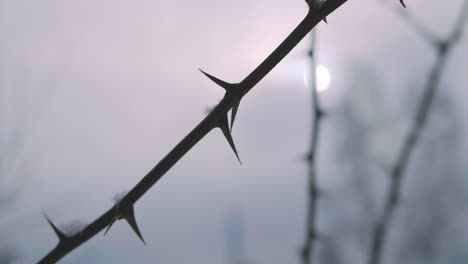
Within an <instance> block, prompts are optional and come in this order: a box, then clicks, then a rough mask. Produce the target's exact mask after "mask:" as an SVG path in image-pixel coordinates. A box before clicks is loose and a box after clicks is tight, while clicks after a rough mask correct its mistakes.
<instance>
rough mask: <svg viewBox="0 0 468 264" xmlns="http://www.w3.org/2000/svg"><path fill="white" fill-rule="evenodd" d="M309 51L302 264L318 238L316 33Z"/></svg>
mask: <svg viewBox="0 0 468 264" xmlns="http://www.w3.org/2000/svg"><path fill="white" fill-rule="evenodd" d="M311 34H312V40H311V42H312V43H311V49H310V51H309V56H310V60H311V65H312V67H311V69H312V72H311V73H310V76H311V80H310V83H311V89H312V91H311V93H312V139H311V142H310V149H309V152H308V153H307V157H306V160H307V163H308V178H307V180H308V185H307V211H306V230H305V241H304V245H303V246H302V249H301V260H302V264H309V263H311V262H312V260H313V253H314V242H315V241H316V240H317V238H318V232H317V230H316V222H317V215H318V208H317V207H318V206H317V200H318V198H319V194H320V193H319V190H318V187H317V185H318V184H317V149H318V143H319V135H320V124H321V120H322V118H323V116H324V113H323V111H322V109H321V106H320V100H319V96H318V92H317V74H316V66H317V60H316V56H315V53H316V32H315V30H313V31H312V32H311Z"/></svg>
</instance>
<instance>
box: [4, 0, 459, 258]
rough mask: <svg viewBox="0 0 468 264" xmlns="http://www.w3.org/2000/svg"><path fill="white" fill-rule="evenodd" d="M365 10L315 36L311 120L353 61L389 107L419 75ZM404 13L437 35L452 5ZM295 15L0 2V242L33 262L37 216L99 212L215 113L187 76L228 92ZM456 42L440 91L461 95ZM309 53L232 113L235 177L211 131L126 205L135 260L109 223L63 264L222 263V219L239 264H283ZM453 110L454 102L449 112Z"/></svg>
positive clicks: (386, 15) (386, 25)
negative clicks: (320, 87)
mask: <svg viewBox="0 0 468 264" xmlns="http://www.w3.org/2000/svg"><path fill="white" fill-rule="evenodd" d="M377 2H378V1H376V0H351V1H349V3H347V4H345V5H344V6H343V7H341V8H340V9H339V10H338V11H337V12H335V13H334V14H332V15H331V16H330V17H329V18H328V22H329V24H328V25H325V24H323V23H322V24H320V26H319V33H318V38H319V50H318V53H319V54H318V56H319V61H320V63H322V64H323V65H325V66H326V67H328V69H329V71H330V72H331V76H332V77H331V78H332V80H331V82H332V83H331V87H330V89H329V91H327V92H326V93H323V94H321V95H322V99H323V100H324V105H325V107H328V108H330V109H333V107H334V106H335V105H336V104H339V102H340V96H342V95H343V89H346V88H349V87H347V86H346V83H347V81H349V79H350V77H349V76H350V70H352V65H353V62H355V61H357V62H359V63H365V64H371V65H372V66H373V67H375V70H376V71H378V72H379V74H380V75H381V76H382V77H383V78H384V80H383V87H382V89H384V91H385V94H388V95H393V96H390V97H389V98H390V99H389V102H392V100H393V101H395V100H397V99H394V98H398V97H397V96H396V94H398V90H401V89H408V88H409V87H410V85H411V84H414V83H417V84H418V83H420V80H419V79H424V78H425V75H424V77H420V76H421V74H426V72H427V70H428V69H429V67H430V66H431V65H432V63H433V56H432V55H433V54H432V51H431V50H430V49H429V47H428V46H427V45H426V44H425V43H424V42H423V41H421V39H419V38H418V37H417V36H416V35H415V34H414V33H412V32H411V31H410V30H408V29H407V27H406V25H405V24H404V23H402V22H401V21H400V20H399V19H398V17H397V16H395V15H394V14H393V13H392V12H391V11H389V10H387V9H386V8H385V7H384V6H383V5H381V4H378V3H377ZM448 2H450V3H448ZM407 4H408V6H409V8H410V10H412V11H414V12H416V13H417V15H418V17H419V18H420V19H422V20H423V21H425V22H427V23H428V24H429V25H430V27H431V28H432V29H433V30H434V31H435V32H437V33H439V34H442V35H446V34H447V33H448V31H447V29H448V28H450V26H451V24H452V23H453V21H454V19H455V16H456V14H457V11H458V10H459V7H460V4H461V0H457V1H455V0H452V1H436V0H430V1H428V0H407ZM395 5H398V1H396V0H395ZM306 12H307V7H306V4H305V3H304V1H303V0H296V1H279V0H268V1H267V0H257V1H249V0H239V1H220V0H199V1H196V2H195V1H186V0H185V1H149V0H141V1H128V0H97V1H96V0H92V1H91V0H82V1H63V0H60V1H59V0H43V1H27V0H0V34H1V36H2V40H3V41H2V43H0V56H1V58H2V62H1V64H0V71H1V73H0V76H1V78H2V80H1V83H2V86H4V87H2V93H3V95H2V98H1V102H2V104H3V105H2V108H1V109H2V111H1V115H2V120H5V121H3V125H2V127H5V129H4V131H2V134H1V135H2V145H5V141H6V138H8V135H9V133H12V131H13V127H14V126H15V124H17V122H20V123H21V122H26V123H27V125H26V127H27V129H26V130H27V133H26V143H25V146H24V149H22V150H21V151H19V154H17V155H16V157H15V158H11V159H12V160H13V161H12V162H11V164H13V165H11V166H10V167H9V169H8V171H9V172H8V177H7V179H8V182H9V184H20V189H21V192H20V196H19V197H18V200H17V202H16V204H14V206H13V208H11V209H10V210H8V211H7V212H6V214H4V213H2V217H0V237H2V240H4V239H3V238H7V239H6V242H7V244H8V245H12V246H15V247H16V248H17V249H18V252H19V253H20V255H21V257H22V260H23V261H24V263H32V262H35V261H37V260H39V259H40V258H41V257H43V256H44V255H45V254H46V252H48V251H49V250H50V249H52V248H53V247H54V246H55V244H56V242H57V240H56V238H55V237H54V234H53V232H52V230H51V229H50V228H49V226H48V225H47V223H46V221H45V220H44V219H43V217H42V214H41V212H45V213H47V215H48V216H49V217H50V218H51V219H53V220H54V221H55V222H56V223H57V224H59V225H60V224H62V223H64V222H67V221H70V220H73V219H79V220H82V221H88V222H89V221H92V220H93V219H95V218H96V217H97V216H99V215H100V214H101V213H102V212H104V211H105V210H107V209H108V208H110V206H112V197H113V196H114V195H115V194H116V193H118V192H120V191H122V190H128V189H130V188H131V187H133V185H135V184H136V183H137V182H138V181H139V180H140V179H141V178H142V177H143V176H144V175H145V174H146V173H147V172H148V171H149V170H150V169H151V168H152V167H153V166H154V165H155V164H156V163H157V162H158V161H159V160H160V159H161V158H162V157H163V156H164V155H165V154H166V153H167V152H168V151H169V150H170V149H171V148H172V147H173V146H175V144H176V143H178V142H179V141H180V140H181V139H182V138H183V137H184V136H185V135H186V134H187V133H188V132H189V131H190V130H191V129H192V128H193V127H194V126H195V125H196V124H197V123H198V122H199V121H200V120H201V119H202V118H203V116H204V110H205V108H207V107H209V106H211V105H213V104H216V103H217V102H218V100H219V99H221V97H222V89H220V88H219V87H217V86H216V85H214V84H213V83H211V82H210V81H209V80H208V79H207V78H206V77H204V76H203V75H202V74H200V73H199V72H198V70H197V68H202V69H203V70H205V71H207V72H209V73H211V74H213V75H215V76H217V77H219V78H221V79H224V80H227V81H233V82H236V81H240V80H242V79H243V78H244V77H245V76H246V75H247V74H248V73H250V72H251V71H252V70H253V69H254V68H255V67H256V66H257V65H258V64H259V63H260V62H261V61H262V60H263V59H264V58H265V57H266V56H267V55H268V54H270V52H271V51H272V50H273V49H274V48H276V46H277V45H278V44H279V43H280V42H281V41H282V40H283V39H284V38H285V37H286V36H287V34H288V33H289V32H290V31H291V30H292V29H293V28H294V27H295V26H296V25H297V24H298V23H299V22H300V21H301V20H302V19H303V17H304V16H305V14H306ZM467 41H468V40H467V37H465V38H464V39H463V40H462V42H461V43H460V44H459V47H458V48H457V49H456V50H455V52H454V54H453V56H452V57H451V59H450V65H449V67H448V71H447V72H446V75H445V78H444V81H445V82H446V83H447V84H448V85H447V89H451V90H453V91H454V92H459V93H461V94H462V95H466V92H465V89H464V88H465V87H459V84H465V83H467V81H468V80H467V76H466V74H463V69H464V68H466V67H467V66H468V53H467V52H466V51H465V50H462V49H460V47H466V45H467ZM308 45H309V39H306V40H305V41H303V42H302V43H301V44H300V45H299V46H298V47H297V48H296V49H295V50H293V52H292V53H291V54H289V56H288V57H286V59H285V60H284V61H283V62H282V63H280V64H279V65H278V67H277V68H275V69H274V70H273V71H272V72H271V73H270V74H269V75H268V76H267V77H266V78H265V79H264V80H263V81H262V82H260V83H259V85H258V86H257V87H255V88H254V89H253V90H252V92H251V93H249V94H248V95H247V96H246V97H245V99H244V100H243V102H242V104H241V106H240V109H239V113H238V118H237V120H236V125H235V127H234V132H233V137H234V140H235V142H236V145H237V149H238V151H239V154H240V157H241V159H242V161H243V166H240V165H239V164H238V162H237V160H236V158H235V156H234V155H233V153H232V151H231V149H230V148H229V147H228V144H227V142H225V140H224V138H223V137H222V134H221V133H220V132H219V131H213V132H212V133H211V134H209V135H208V136H207V137H206V138H205V139H203V140H202V141H201V142H200V143H199V144H198V145H197V146H196V147H195V148H194V149H193V150H191V151H190V152H189V153H188V154H187V155H186V156H185V157H184V158H183V159H182V160H181V161H180V162H179V163H178V164H177V165H176V166H175V167H174V168H173V169H172V170H170V171H169V172H168V173H167V174H166V175H165V176H164V177H163V179H162V180H161V181H160V182H158V184H156V186H155V187H153V188H152V189H151V190H150V191H149V192H148V193H147V194H146V195H145V196H144V197H143V198H142V199H141V200H140V201H138V203H137V204H136V208H135V209H136V214H137V221H138V222H139V225H140V229H141V231H142V233H143V236H144V237H145V240H146V242H147V243H148V247H145V246H143V245H142V243H141V242H139V241H138V239H137V237H136V236H135V235H134V234H133V233H132V232H131V230H130V228H129V227H128V226H127V225H126V224H125V223H123V222H121V223H118V224H116V225H115V226H114V227H113V228H112V229H111V231H110V232H109V234H108V235H107V236H106V237H104V236H102V234H99V235H97V236H96V237H95V238H93V239H91V240H90V241H89V242H88V243H86V244H85V245H83V246H82V247H80V248H79V249H77V250H76V251H74V252H73V253H72V254H70V255H69V256H67V257H66V258H64V259H63V262H62V263H166V264H172V263H174V264H176V263H204V264H218V263H225V258H226V254H225V253H226V252H225V251H226V250H225V246H224V241H225V239H224V224H225V216H226V214H227V213H228V212H229V211H230V210H231V209H232V208H241V210H242V212H243V213H244V220H245V243H246V248H247V250H246V251H247V252H246V254H247V256H248V257H249V258H250V259H252V261H253V262H254V263H258V264H260V263H295V261H297V260H298V259H297V255H296V252H297V249H298V247H299V245H300V244H301V242H302V240H303V228H304V219H305V216H304V208H305V179H306V167H305V165H304V164H302V163H301V162H300V161H298V157H300V155H301V154H302V153H304V152H305V151H306V149H307V147H308V142H309V137H308V133H309V131H310V121H309V119H310V111H309V110H310V99H309V94H310V92H309V88H308V87H304V84H303V74H304V69H305V67H306V65H307V61H306V59H307V58H306V57H305V56H304V54H305V53H306V50H307V47H308ZM392 98H393V99H392ZM465 98H466V96H458V97H457V99H456V101H457V102H458V103H459V105H460V111H462V113H466V111H467V110H468V109H467V108H466V107H464V106H463V101H464V100H465ZM393 103H394V102H393ZM389 107H391V106H389ZM30 119H33V120H30ZM467 124H468V122H467V123H466V124H464V126H465V130H466V128H467ZM333 129H334V127H333V126H332V125H330V124H328V125H327V124H325V125H324V130H323V133H324V136H323V141H322V142H321V144H322V145H321V146H320V151H321V152H320V158H319V160H320V161H321V163H320V164H321V166H320V167H319V174H320V173H321V176H320V177H322V182H323V183H324V184H325V185H333V182H334V178H333V175H332V174H333V173H332V172H333V168H331V166H333V163H332V162H331V159H332V158H331V157H327V154H330V153H331V152H330V151H329V150H328V148H327V146H332V145H333V137H332V136H331V135H332V134H333V133H337V131H333ZM327 133H328V134H327ZM463 144H465V142H464V143H463ZM18 182H19V183H18ZM2 243H3V244H5V243H4V241H0V246H1V245H3V244H2ZM135 258H137V260H138V261H137V262H135Z"/></svg>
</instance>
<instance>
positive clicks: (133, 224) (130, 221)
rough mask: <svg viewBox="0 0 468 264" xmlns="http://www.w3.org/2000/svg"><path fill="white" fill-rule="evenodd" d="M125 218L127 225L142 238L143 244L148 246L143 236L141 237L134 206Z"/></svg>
mask: <svg viewBox="0 0 468 264" xmlns="http://www.w3.org/2000/svg"><path fill="white" fill-rule="evenodd" d="M124 218H125V220H127V223H128V224H129V225H130V227H131V228H132V229H133V231H134V232H135V233H136V235H137V236H138V237H139V238H140V240H141V242H143V244H145V246H146V242H145V240H144V239H143V236H142V235H141V232H140V229H139V228H138V225H137V222H136V220H135V211H134V210H133V206H132V207H131V208H130V209H129V210H128V211H127V212H126V213H125V215H124Z"/></svg>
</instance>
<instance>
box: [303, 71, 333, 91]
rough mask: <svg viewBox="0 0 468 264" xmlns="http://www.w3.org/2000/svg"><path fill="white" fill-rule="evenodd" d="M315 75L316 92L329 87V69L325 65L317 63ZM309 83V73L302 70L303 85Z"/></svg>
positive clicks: (307, 85)
mask: <svg viewBox="0 0 468 264" xmlns="http://www.w3.org/2000/svg"><path fill="white" fill-rule="evenodd" d="M315 76H316V78H317V80H316V82H317V91H318V92H320V93H321V92H324V91H326V90H328V88H330V83H331V74H330V71H328V69H327V67H325V66H323V65H320V64H319V65H318V66H317V68H315ZM309 84H310V77H309V73H308V72H307V71H306V72H304V85H305V86H306V87H309Z"/></svg>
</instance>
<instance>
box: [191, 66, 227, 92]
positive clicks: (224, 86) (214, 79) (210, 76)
mask: <svg viewBox="0 0 468 264" xmlns="http://www.w3.org/2000/svg"><path fill="white" fill-rule="evenodd" d="M198 70H199V71H200V72H201V73H203V74H204V75H205V76H206V77H208V78H209V79H210V80H212V81H213V82H215V83H216V84H217V85H219V86H221V87H223V88H224V90H226V91H228V90H230V89H231V88H232V86H233V85H232V84H230V83H228V82H225V81H223V80H220V79H218V78H216V77H214V76H213V75H211V74H209V73H206V72H204V71H203V70H201V69H198Z"/></svg>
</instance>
